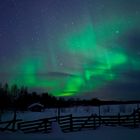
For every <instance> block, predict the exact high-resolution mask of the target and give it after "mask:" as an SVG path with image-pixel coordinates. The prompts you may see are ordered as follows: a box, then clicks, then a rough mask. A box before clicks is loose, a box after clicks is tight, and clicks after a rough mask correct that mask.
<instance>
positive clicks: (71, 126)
mask: <svg viewBox="0 0 140 140" xmlns="http://www.w3.org/2000/svg"><path fill="white" fill-rule="evenodd" d="M70 131H73V118H72V114H70Z"/></svg>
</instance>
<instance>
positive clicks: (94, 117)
mask: <svg viewBox="0 0 140 140" xmlns="http://www.w3.org/2000/svg"><path fill="white" fill-rule="evenodd" d="M93 123H94V127H93V128H94V129H96V114H94V116H93Z"/></svg>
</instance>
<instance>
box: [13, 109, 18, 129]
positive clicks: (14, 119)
mask: <svg viewBox="0 0 140 140" xmlns="http://www.w3.org/2000/svg"><path fill="white" fill-rule="evenodd" d="M16 117H17V114H16V109H15V110H14V117H13V125H12V131H15V126H16Z"/></svg>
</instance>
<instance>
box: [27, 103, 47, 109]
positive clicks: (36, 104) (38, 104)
mask: <svg viewBox="0 0 140 140" xmlns="http://www.w3.org/2000/svg"><path fill="white" fill-rule="evenodd" d="M34 106H40V107H44V106H43V105H42V104H40V103H33V104H31V105H30V106H28V108H32V107H34Z"/></svg>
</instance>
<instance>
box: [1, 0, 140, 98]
mask: <svg viewBox="0 0 140 140" xmlns="http://www.w3.org/2000/svg"><path fill="white" fill-rule="evenodd" d="M0 82H1V83H4V82H8V83H9V84H17V85H19V86H22V85H23V86H27V87H28V88H29V89H30V90H31V91H33V90H35V91H38V92H45V91H48V92H49V93H50V94H52V95H54V96H63V97H64V96H68V97H83V98H93V97H97V98H100V99H140V0H133V1H132V0H0Z"/></svg>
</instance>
